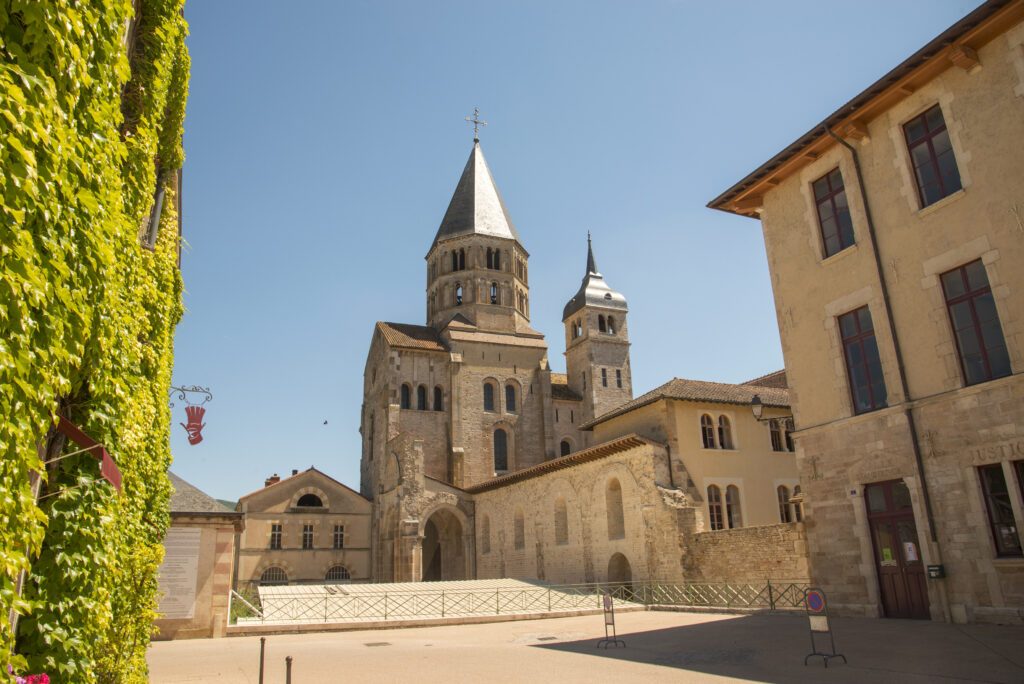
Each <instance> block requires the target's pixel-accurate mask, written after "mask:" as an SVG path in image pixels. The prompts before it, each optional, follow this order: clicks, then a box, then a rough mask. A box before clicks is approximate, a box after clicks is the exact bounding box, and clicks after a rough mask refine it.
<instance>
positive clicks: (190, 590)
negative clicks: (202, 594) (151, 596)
mask: <svg viewBox="0 0 1024 684" xmlns="http://www.w3.org/2000/svg"><path fill="white" fill-rule="evenodd" d="M201 534H202V530H199V529H196V528H187V527H172V528H170V529H169V530H167V536H166V537H164V549H165V553H164V562H163V563H161V564H160V572H159V583H160V593H161V596H160V608H159V612H160V613H161V617H163V618H164V619H168V620H181V619H191V618H192V617H193V615H195V609H196V579H197V577H198V574H199V538H200V535H201Z"/></svg>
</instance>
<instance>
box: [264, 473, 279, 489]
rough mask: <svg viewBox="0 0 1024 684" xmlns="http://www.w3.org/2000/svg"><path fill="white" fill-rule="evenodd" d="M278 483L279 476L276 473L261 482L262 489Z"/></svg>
mask: <svg viewBox="0 0 1024 684" xmlns="http://www.w3.org/2000/svg"><path fill="white" fill-rule="evenodd" d="M280 481H281V476H280V475H278V474H277V473H274V474H273V475H271V476H270V477H268V478H267V479H266V480H264V481H263V486H264V487H269V486H270V485H272V484H277V483H278V482H280Z"/></svg>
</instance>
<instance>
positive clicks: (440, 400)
mask: <svg viewBox="0 0 1024 684" xmlns="http://www.w3.org/2000/svg"><path fill="white" fill-rule="evenodd" d="M434 410H435V411H444V392H443V391H442V390H441V388H440V387H435V388H434Z"/></svg>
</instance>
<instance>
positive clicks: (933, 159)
mask: <svg viewBox="0 0 1024 684" xmlns="http://www.w3.org/2000/svg"><path fill="white" fill-rule="evenodd" d="M936 110H938V112H939V119H940V121H941V122H942V123H941V124H940V125H938V126H936V127H935V128H931V127H930V126H929V125H928V115H929V114H931V113H932V112H934V111H936ZM916 123H920V124H921V126H922V128H923V130H924V134H923V135H922V136H921V137H918V138H914V139H913V140H912V139H911V137H910V127H911V126H913V125H914V124H916ZM941 133H947V135H948V129H947V128H946V117H945V116H944V115H943V113H942V108H941V107H940V106H939V105H935V106H934V107H929V108H928V110H927V111H924V112H922V113H921V114H919V115H918V116H915V117H914V118H913V119H911V120H910V121H908V122H906V123H905V124H903V138H904V140H906V141H907V151H908V152H909V153H910V165H911V167H912V168H913V170H914V179H915V180H916V181H917V197H918V199H919V200H920V202H921V208H922V209H923V208H924V207H927V206H929V205H931V204H935V203H936V202H938V201H939V200H941V199H942V198H944V197H948V196H949V195H952V194H953V193H954V192H956V191H957V190H960V189H961V188H963V182H962V181H961V179H960V167H959V166H958V165H957V163H956V153H955V152H954V151H953V144H952V142H950V149H949V153H950V154H952V155H953V166H954V168H955V169H956V183H957V186H956V187H955V188H947V187H946V183H945V181H943V180H942V169H941V167H940V166H939V155H938V154H936V153H935V138H936V137H938V136H939V134H941ZM922 145H927V146H928V161H927V164H928V165H929V166H930V167H931V170H932V173H934V174H935V181H936V183H938V187H939V197H937V198H936V199H933V200H930V201H929V200H928V198H927V197H925V196H924V184H923V183H922V180H921V174H920V173H918V169H919V168H921V167H919V166H917V165H916V164H914V150H916V149H917V148H918V147H921V146H922Z"/></svg>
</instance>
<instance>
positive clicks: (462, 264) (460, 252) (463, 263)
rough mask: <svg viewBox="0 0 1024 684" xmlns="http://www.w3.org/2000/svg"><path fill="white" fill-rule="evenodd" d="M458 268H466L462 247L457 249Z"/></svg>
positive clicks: (461, 269)
mask: <svg viewBox="0 0 1024 684" xmlns="http://www.w3.org/2000/svg"><path fill="white" fill-rule="evenodd" d="M459 270H460V271H464V270H466V250H464V249H460V250H459Z"/></svg>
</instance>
